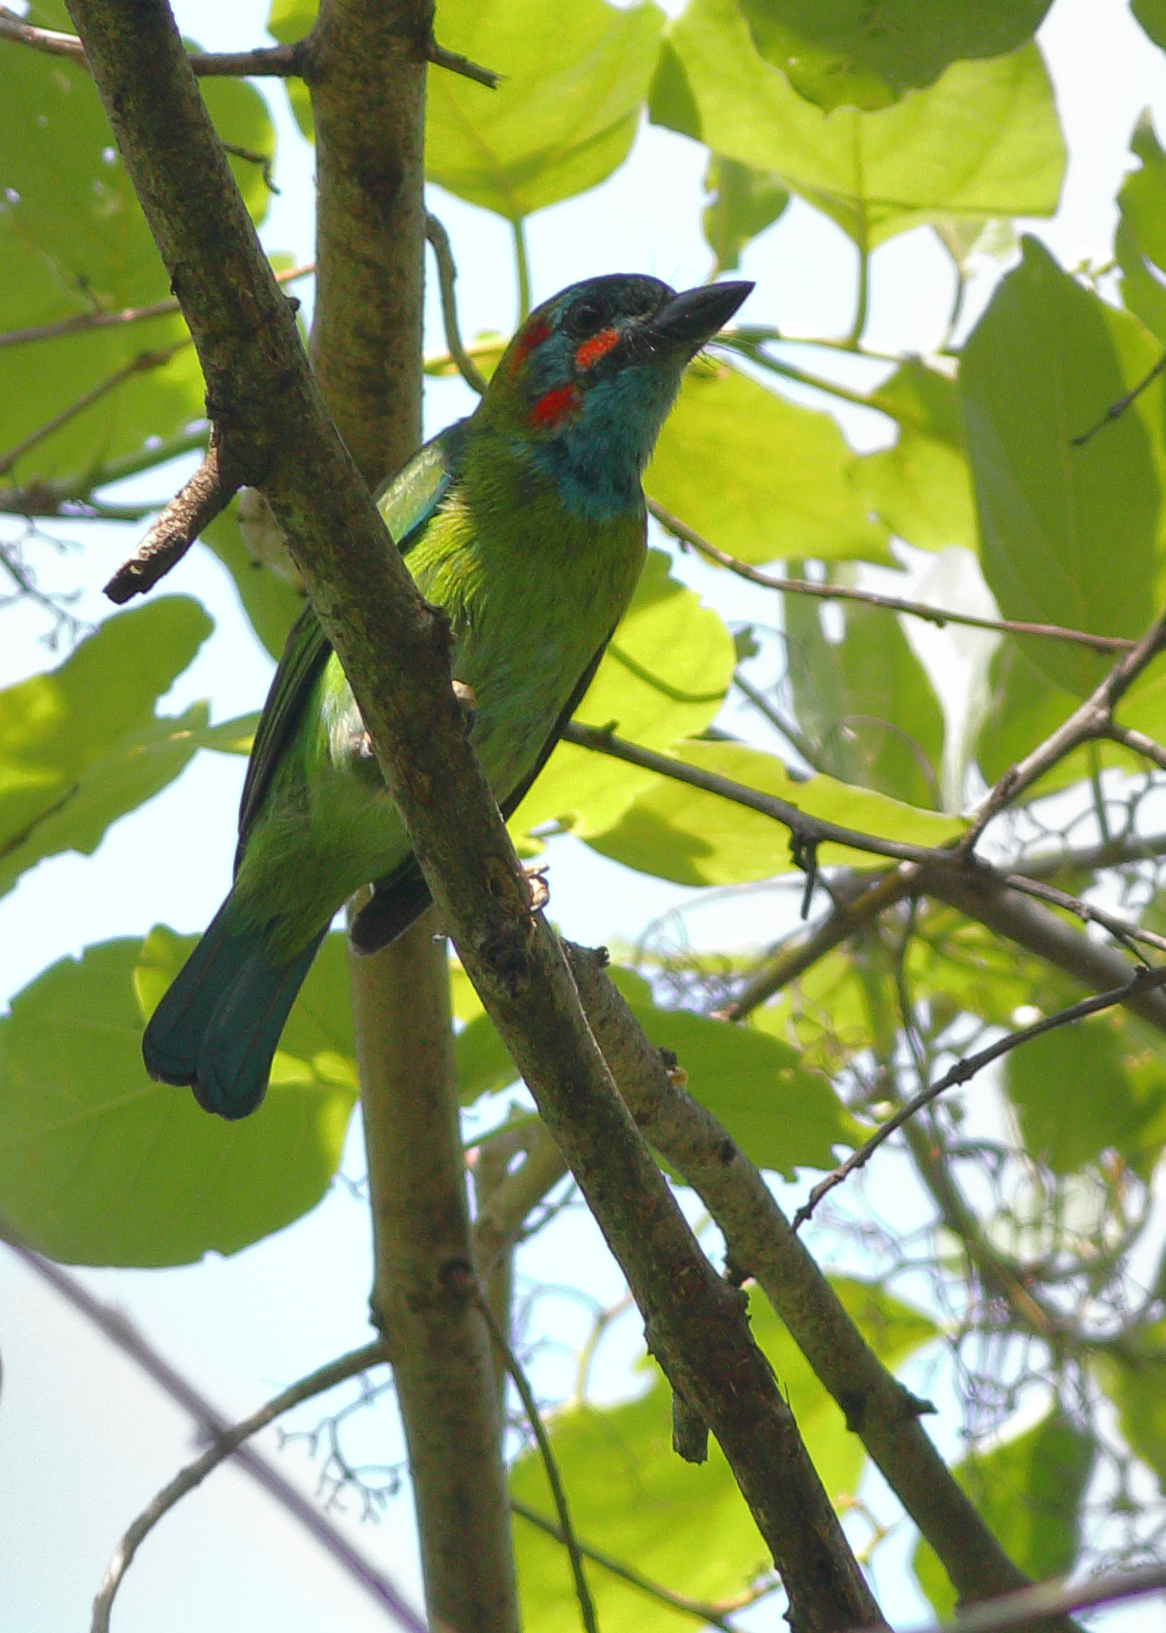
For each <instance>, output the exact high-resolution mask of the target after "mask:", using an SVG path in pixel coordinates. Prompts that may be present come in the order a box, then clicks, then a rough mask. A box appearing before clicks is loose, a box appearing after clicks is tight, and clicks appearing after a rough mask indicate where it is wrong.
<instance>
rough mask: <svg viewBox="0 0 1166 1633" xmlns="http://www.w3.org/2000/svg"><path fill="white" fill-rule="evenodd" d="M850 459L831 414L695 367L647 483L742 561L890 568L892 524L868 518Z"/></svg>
mask: <svg viewBox="0 0 1166 1633" xmlns="http://www.w3.org/2000/svg"><path fill="white" fill-rule="evenodd" d="M852 458H853V455H852V454H851V452H850V450H849V448H848V447H847V446H846V442H845V440H844V439H843V436H842V433H841V431H840V430H839V429H838V422H837V421H836V420H835V419H834V418H833V417H832V416H831V415H829V414H823V413H819V412H818V411H816V410H815V409H811V408H801V407H799V406H798V405H797V404H795V403H791V402H787V401H786V399H785V398H784V397H779V396H778V395H777V394H776V392H773V391H768V390H767V389H766V388H765V386H762V385H759V384H758V383H757V381H756V380H751V379H749V378H748V376H746V375H744V374H741V373H740V372H739V371H738V370H737V369H731V368H727V367H725V366H723V365H722V366H720V367H717V368H715V369H704V368H701V369H690V370H689V372H688V373H687V375H686V376H685V379H684V386H683V388H682V390H681V393H680V400H679V402H678V403H677V405H676V407H675V408H674V409H673V411H672V414H671V415H670V416H669V418H668V420H667V421H666V423H665V426H664V429H663V431H662V432H661V435H660V440H659V442H658V443H657V445H656V454H655V458H654V459H653V460H652V463H651V464H650V465H649V467H648V471H647V474H646V476H645V478H644V486H645V489H646V491H647V492H648V493H649V494H650V495H651V497H652V498H653V499H655V500H657V501H658V502H659V503H660V504H662V505H663V506H664V508H665V509H666V510H670V511H671V512H672V514H673V515H674V516H679V517H680V519H681V520H682V521H684V522H687V523H688V525H689V526H690V527H692V528H695V529H696V531H697V532H698V533H700V534H703V536H704V537H705V538H707V539H709V540H711V541H712V543H713V544H715V545H716V546H717V547H718V548H719V549H721V550H727V551H728V552H729V554H730V555H732V556H737V557H739V558H740V559H741V560H742V561H749V562H764V561H777V560H779V559H786V558H788V557H790V556H797V557H812V558H813V559H814V560H816V561H838V560H849V559H852V558H855V557H859V558H861V559H863V560H865V561H880V562H885V563H887V564H888V565H890V564H891V562H892V560H893V558H892V557H891V555H890V553H889V551H888V548H887V530H886V528H885V527H884V526H882V524H881V523H879V522H877V521H871V520H870V518H869V516H868V515H867V507H866V505H865V504H864V503H863V501H862V500H861V499H860V497H859V495H858V494H857V493H856V492H855V490H854V488H853V486H852V484H851V482H850V480H849V478H848V475H847V472H848V469H849V466H850V463H851V460H852ZM710 471H715V472H716V480H715V481H710V480H709V472H710Z"/></svg>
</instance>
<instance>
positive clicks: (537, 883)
mask: <svg viewBox="0 0 1166 1633" xmlns="http://www.w3.org/2000/svg"><path fill="white" fill-rule="evenodd" d="M549 869H550V863H549V862H542V863H540V864H539V865H538V866H537V867H531V868H523V870H522V871H523V873H525V875H526V883H527V888H528V889H529V891H530V911H531V913H532V914H534V913H541V912H542V910H543V908H544V907H545V906H546V905H547V903H548V902H549V901H550V899H551V887H550V885H549V884H547V873H548V871H549Z"/></svg>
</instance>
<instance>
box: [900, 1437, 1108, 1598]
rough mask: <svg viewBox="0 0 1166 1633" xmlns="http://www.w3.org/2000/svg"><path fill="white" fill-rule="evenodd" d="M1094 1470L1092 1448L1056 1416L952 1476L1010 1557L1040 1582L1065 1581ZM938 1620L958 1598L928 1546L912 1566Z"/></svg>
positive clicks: (923, 1545) (917, 1554)
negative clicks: (1082, 1508) (1048, 1580)
mask: <svg viewBox="0 0 1166 1633" xmlns="http://www.w3.org/2000/svg"><path fill="white" fill-rule="evenodd" d="M1092 1468H1093V1443H1092V1441H1091V1440H1090V1438H1089V1436H1088V1435H1085V1434H1082V1433H1081V1431H1080V1430H1079V1429H1075V1428H1074V1427H1073V1426H1072V1424H1070V1423H1069V1422H1067V1421H1066V1420H1065V1419H1064V1418H1063V1417H1060V1416H1059V1415H1057V1414H1055V1413H1054V1414H1053V1415H1051V1416H1049V1417H1047V1418H1045V1419H1044V1421H1043V1422H1041V1423H1038V1424H1037V1425H1036V1427H1035V1428H1033V1429H1029V1430H1028V1432H1027V1433H1026V1434H1022V1435H1018V1436H1017V1437H1016V1439H1015V1440H1010V1441H1008V1442H1007V1444H1006V1445H1003V1446H999V1447H997V1448H996V1450H994V1451H991V1452H987V1453H986V1454H985V1455H984V1456H982V1457H974V1458H969V1459H967V1460H966V1461H964V1462H962V1463H959V1464H957V1465H956V1467H955V1469H954V1470H953V1473H954V1474H955V1477H956V1479H957V1480H958V1481H959V1483H960V1485H961V1486H963V1488H964V1490H965V1491H966V1492H967V1493H968V1495H969V1496H970V1497H971V1499H972V1501H973V1502H974V1503H975V1505H976V1507H977V1508H978V1509H979V1511H980V1513H981V1514H982V1515H983V1517H984V1519H985V1520H986V1522H987V1524H988V1527H989V1529H990V1530H991V1531H993V1532H994V1533H995V1535H996V1536H998V1537H1000V1538H1002V1539H1003V1541H1004V1543H1005V1546H1006V1548H1007V1550H1008V1554H1009V1557H1010V1558H1011V1559H1012V1560H1013V1561H1014V1562H1015V1563H1016V1564H1017V1565H1019V1567H1020V1569H1021V1570H1022V1571H1024V1572H1025V1574H1026V1575H1028V1576H1030V1577H1032V1579H1033V1581H1035V1582H1041V1581H1044V1579H1045V1578H1046V1577H1051V1576H1063V1575H1066V1574H1067V1573H1068V1571H1069V1570H1070V1569H1071V1568H1072V1566H1073V1564H1074V1562H1075V1560H1076V1558H1077V1552H1078V1548H1079V1545H1080V1537H1081V1501H1082V1498H1083V1497H1084V1495H1085V1489H1086V1487H1087V1485H1088V1483H1089V1476H1090V1473H1091V1472H1092ZM912 1564H913V1566H914V1570H915V1575H916V1577H917V1578H918V1580H919V1585H920V1587H921V1588H922V1589H923V1591H924V1593H925V1594H926V1595H927V1597H928V1599H929V1600H930V1601H931V1604H932V1606H933V1608H934V1610H935V1613H936V1615H937V1616H942V1617H947V1616H949V1615H951V1614H952V1613H953V1612H954V1610H955V1591H954V1589H953V1588H952V1586H951V1584H950V1583H949V1581H948V1579H947V1573H946V1572H945V1571H944V1569H943V1566H942V1565H941V1564H940V1563H939V1560H938V1559H937V1558H936V1556H935V1554H934V1552H933V1550H932V1548H931V1545H930V1544H929V1543H927V1542H924V1541H923V1540H922V1539H920V1541H919V1542H918V1543H917V1544H916V1548H915V1556H914V1559H913V1560H912Z"/></svg>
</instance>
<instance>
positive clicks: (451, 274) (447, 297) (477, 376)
mask: <svg viewBox="0 0 1166 1633" xmlns="http://www.w3.org/2000/svg"><path fill="white" fill-rule="evenodd" d="M425 236H426V238H428V240H429V242H430V243H431V244H432V246H433V254H434V257H435V258H436V261H437V278H438V284H439V287H440V289H441V317H442V322H443V323H444V324H445V344H446V346H447V347H448V348H449V355H450V356H451V357H452V358H453V360H454V362H455V363H456V364H457V370H458V373H459V374H460V375H461V377H462V379H463V380H464V381H465V382H466V384H467V385H468V386H469V388H470V390H471V391H476V392H477V393H478V395H479V397H480V396H481V394H482V392H483V391H485V389H486V376H485V375H484V374H483V373H482V371H481V369H480V368H479V367H478V365H477V364H476V363H475V362H474V360H473V358H472V357H471V356H470V354H469V352H467V351H466V348H465V347H464V346H463V345H462V336H461V330H460V328H459V327H458V320H457V301H456V300H455V298H454V292H453V286H454V284H455V283H456V282H457V267H456V266H455V265H454V260H453V251H452V250H451V249H450V247H449V234H448V233H447V232H446V230H445V228H444V227H443V226H442V224H441V222H440V221H439V220H438V219H437V217H436V216H435V215H434V214H433V213H432V212H430V213H429V214H427V215H426V217H425Z"/></svg>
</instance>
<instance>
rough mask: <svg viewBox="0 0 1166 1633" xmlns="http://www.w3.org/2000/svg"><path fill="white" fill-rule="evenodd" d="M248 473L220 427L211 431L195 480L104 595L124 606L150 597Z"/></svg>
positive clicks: (186, 487) (232, 496) (123, 564)
mask: <svg viewBox="0 0 1166 1633" xmlns="http://www.w3.org/2000/svg"><path fill="white" fill-rule="evenodd" d="M242 479H243V473H242V471H241V470H239V469H238V468H236V467H235V465H234V462H233V460H232V458H231V455H230V451H229V449H227V448H225V447H224V446H223V443H222V440H221V437H220V434H219V431H218V427H217V426H216V427H215V428H214V430H213V431H212V432H211V440H210V446H209V448H208V449H207V451H206V457H205V458H204V460H203V462H202V464H201V465H200V466H199V468H198V470H197V471H195V473H194V475H193V476H192V477H191V479H190V481H189V482H187V483H186V484H185V485H184V486H183V487H182V488H181V489H180V490H179V491H178V493H177V494H176V495H175V496H174V498H173V499H171V501H170V503H169V504H168V505H167V506H166V508H165V510H164V511H163V512H162V514H161V515H160V516H159V517H158V519H157V521H155V522H154V524H153V526H152V527H151V528H150V529H149V531H148V532H147V534H146V536H145V538H144V539H143V540H142V542H141V544H139V545H138V548H137V549H136V550H135V551H134V553H133V555H132V556H130V558H129V560H128V561H124V562H123V563H122V565H121V566H120V567H119V568H118V570H117V572H116V573H114V575H113V577H112V578H111V579H110V581H109V583H108V584H107V585H106V586H105V593H106V595H107V596H108V597H109V599H110V600H111V601H112V602H113V603H114V604H115V605H116V606H121V605H123V603H124V602H126V601H130V600H132V599H133V597H134V596H135V595H145V593H146V591H147V590H151V589H153V587H154V585H155V584H157V582H158V580H159V579H160V578H164V577H165V576H166V574H167V573H168V572H169V571H170V570H171V568H172V567H177V565H178V563H179V562H180V561H181V560H182V558H183V556H184V555H185V554H186V552H187V551H188V550H189V549H190V547H191V545H192V544H193V543H194V541H195V539H197V538H198V535H199V534H200V533H201V532H202V530H203V528H204V527H206V526H207V525H208V524H209V523H210V522H213V521H214V519H215V517H216V516H217V515H218V514H219V512H220V511H223V510H225V509H226V508H227V506H228V505H229V504H230V502H231V500H232V499H233V498H234V497H235V495H236V493H238V491H239V487H240V485H241V483H242Z"/></svg>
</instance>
